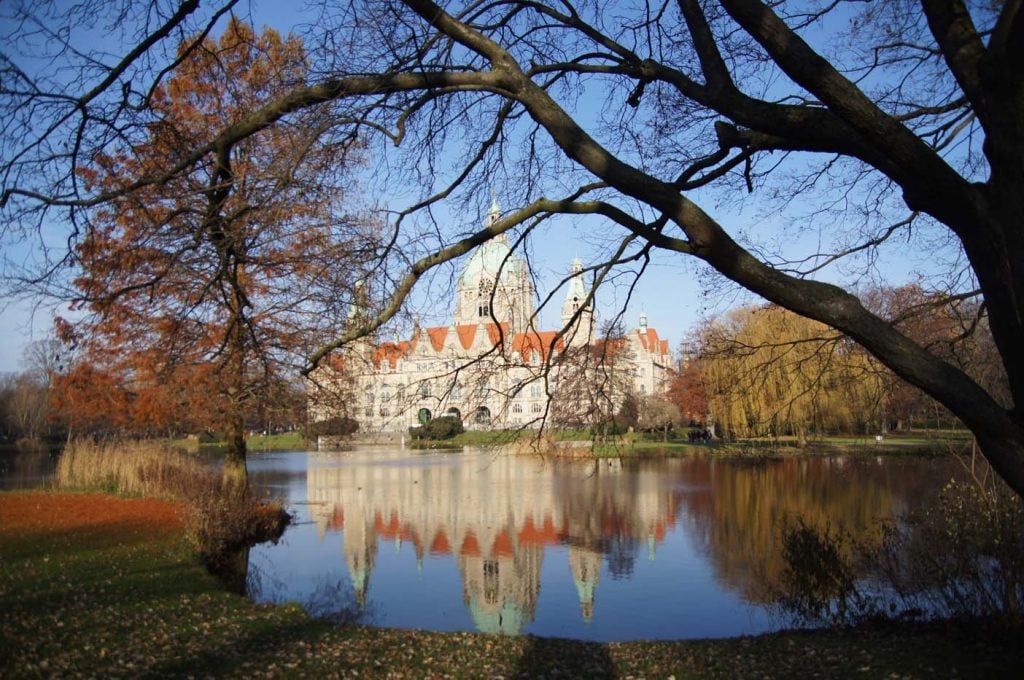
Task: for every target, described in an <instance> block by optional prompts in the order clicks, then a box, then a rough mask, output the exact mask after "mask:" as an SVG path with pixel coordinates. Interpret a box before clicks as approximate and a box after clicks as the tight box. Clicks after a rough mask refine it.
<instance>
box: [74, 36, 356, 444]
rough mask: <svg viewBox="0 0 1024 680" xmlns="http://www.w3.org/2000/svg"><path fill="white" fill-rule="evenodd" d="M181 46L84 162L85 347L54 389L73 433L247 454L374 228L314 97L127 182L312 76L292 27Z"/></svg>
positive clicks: (346, 156)
mask: <svg viewBox="0 0 1024 680" xmlns="http://www.w3.org/2000/svg"><path fill="white" fill-rule="evenodd" d="M189 45H190V43H185V46H184V47H183V49H182V51H181V53H180V55H179V57H178V60H177V63H176V64H175V66H174V68H173V69H172V70H171V71H170V73H169V75H168V78H167V80H166V82H164V83H160V84H158V85H157V86H156V87H154V89H153V91H152V96H151V98H150V101H149V104H148V107H149V112H150V114H151V116H152V121H151V122H150V123H149V124H148V126H147V127H146V130H145V134H144V135H143V136H142V138H141V139H140V140H139V141H138V142H133V143H132V144H130V145H126V146H124V147H122V148H118V147H117V146H114V147H112V148H111V149H110V151H109V152H108V151H106V150H104V151H101V152H98V153H96V154H94V155H93V156H92V157H90V158H87V159H83V161H82V163H81V164H80V166H79V167H78V168H77V176H78V178H79V179H80V181H81V182H82V184H83V185H84V187H85V189H86V190H87V191H93V192H99V193H105V194H108V195H110V196H111V197H112V198H111V200H109V201H105V202H103V203H102V204H100V205H98V206H96V207H95V209H93V210H92V211H91V212H90V214H89V228H88V229H87V230H86V232H85V233H84V234H83V235H82V238H81V239H79V240H78V241H77V243H76V244H75V248H74V258H75V260H74V261H75V269H76V272H77V276H76V277H75V279H74V281H73V284H74V288H75V292H74V296H75V297H74V300H75V305H74V306H73V310H75V311H78V310H81V311H84V312H88V314H86V316H85V317H84V318H82V319H79V320H77V321H76V322H75V323H73V324H72V323H68V322H63V323H61V324H60V325H61V328H62V330H63V333H64V335H65V337H66V339H67V340H68V341H69V342H74V343H76V344H77V345H78V352H77V360H76V362H75V364H74V366H72V367H71V369H70V370H69V371H68V372H67V373H66V374H64V375H62V376H61V377H60V380H59V381H58V382H57V388H58V390H57V394H56V396H57V399H58V400H59V401H60V402H61V410H62V412H64V413H65V416H66V417H67V418H68V419H69V421H70V423H71V427H72V429H75V425H76V424H77V425H78V426H79V427H82V426H84V427H89V426H93V427H100V428H102V429H106V430H110V429H116V430H119V431H127V432H133V433H146V432H148V433H154V432H181V431H182V430H189V431H193V432H194V431H202V430H219V431H222V432H224V433H225V434H226V436H227V440H228V445H229V458H231V459H233V460H237V459H241V460H244V453H245V442H244V429H245V425H246V423H247V422H248V423H251V422H252V421H253V419H254V418H255V417H256V416H257V415H258V412H260V411H265V410H267V409H272V408H273V407H274V406H275V404H274V403H273V402H274V401H275V398H277V397H281V393H282V392H287V385H288V381H289V380H291V381H292V382H295V373H294V371H293V372H292V374H291V375H289V372H288V370H287V369H288V366H289V363H292V364H294V363H296V360H295V354H296V353H301V352H302V350H303V349H306V348H308V346H309V343H310V342H311V340H312V339H313V338H315V337H316V335H317V333H322V332H324V328H323V322H324V321H327V320H330V319H332V315H331V309H332V307H333V306H334V303H333V302H332V299H331V297H332V296H333V295H334V294H336V293H337V292H338V290H339V287H340V288H344V287H347V286H349V285H350V284H351V282H352V281H353V280H354V279H355V278H356V277H357V274H356V271H357V268H358V264H357V260H358V259H360V258H361V260H363V261H365V260H366V259H368V258H369V257H372V253H373V251H374V244H375V240H374V234H373V232H372V229H371V228H370V226H369V225H368V223H366V222H365V221H364V222H360V221H359V220H358V219H357V218H356V216H354V215H350V214H346V213H345V212H344V211H343V208H344V204H343V200H344V198H345V189H346V187H345V182H346V181H347V180H346V179H345V178H346V172H347V167H346V166H347V165H350V164H352V163H355V162H357V161H358V160H359V156H358V144H357V143H355V141H354V140H353V141H352V142H351V143H349V144H342V145H335V146H327V145H323V144H320V143H319V139H318V134H317V133H318V131H319V130H320V129H321V128H323V127H324V126H329V125H330V123H329V122H327V121H324V120H322V119H321V118H320V117H319V116H317V115H316V113H315V112H313V111H310V112H308V113H307V114H306V115H303V116H301V117H298V118H297V119H296V120H295V121H293V123H292V124H291V125H288V126H281V127H275V128H272V129H266V130H263V131H261V132H259V133H257V134H254V135H252V136H249V137H247V138H246V139H245V140H244V141H243V142H240V143H239V144H235V145H233V146H232V148H231V149H230V151H229V152H226V153H223V154H219V155H217V156H215V157H210V158H207V159H205V160H204V162H202V163H199V164H196V165H195V166H192V167H190V168H189V171H188V172H182V173H179V174H176V175H174V176H173V177H169V178H168V179H167V181H165V182H163V183H161V184H158V185H153V184H146V185H144V186H142V187H137V188H131V189H130V188H128V185H131V184H132V183H133V182H135V181H136V179H137V178H138V177H140V176H151V175H154V174H159V173H160V172H162V170H163V168H165V167H166V166H167V164H169V163H174V162H175V159H176V158H177V157H178V156H179V155H180V154H181V153H183V152H184V153H187V150H188V148H189V144H190V143H191V141H192V140H195V139H201V138H203V137H204V136H208V135H210V134H212V133H214V132H215V131H217V130H220V129H222V128H223V127H225V126H229V125H233V124H237V123H238V122H240V121H243V120H244V119H245V118H246V117H247V116H248V115H249V114H250V112H251V111H252V110H254V109H257V108H259V106H260V105H261V104H262V103H263V102H265V101H267V100H269V99H272V98H274V97H276V96H280V94H281V93H283V92H287V91H288V89H289V88H290V87H292V86H294V85H295V84H296V83H301V82H303V81H304V79H305V77H306V70H307V68H308V65H307V63H306V52H305V49H304V48H303V46H302V42H301V40H299V39H298V38H297V37H295V36H288V37H286V38H284V37H282V36H281V35H280V34H279V33H278V32H276V31H274V30H272V29H267V30H265V31H264V32H263V33H262V34H261V35H257V34H256V33H255V32H254V31H253V29H252V28H251V27H250V26H249V25H248V24H246V23H244V22H242V21H240V20H237V19H232V20H231V21H230V22H229V23H228V25H227V27H226V29H225V31H224V33H223V34H222V35H221V36H220V37H219V38H218V39H217V40H214V39H212V38H206V39H204V40H203V41H202V42H201V43H200V44H198V45H197V46H196V47H195V48H194V49H188V46H189ZM367 253H371V255H369V256H368V255H367ZM278 401H279V399H278ZM97 409H98V410H99V412H95V411H97Z"/></svg>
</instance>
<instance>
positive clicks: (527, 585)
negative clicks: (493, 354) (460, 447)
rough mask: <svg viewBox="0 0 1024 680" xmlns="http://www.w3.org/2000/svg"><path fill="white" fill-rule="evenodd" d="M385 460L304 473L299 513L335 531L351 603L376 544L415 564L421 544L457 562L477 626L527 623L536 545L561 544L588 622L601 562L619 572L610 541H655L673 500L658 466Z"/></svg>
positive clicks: (495, 628)
mask: <svg viewBox="0 0 1024 680" xmlns="http://www.w3.org/2000/svg"><path fill="white" fill-rule="evenodd" d="M396 455H397V454H396ZM386 460H387V454H383V455H382V454H379V453H375V454H374V455H373V456H372V457H369V456H367V457H366V458H365V459H364V458H363V457H361V456H360V455H359V454H355V455H354V456H353V458H352V460H351V461H349V462H350V463H351V464H349V465H345V466H343V467H326V466H324V467H319V466H311V468H310V470H309V472H308V477H307V489H308V491H309V500H310V502H311V504H310V514H311V515H312V517H313V519H314V521H315V522H316V524H317V527H318V528H320V527H323V531H324V532H325V533H326V532H337V531H342V532H343V534H342V540H343V550H344V555H345V561H346V563H347V565H348V570H349V576H350V579H351V583H352V588H353V592H354V593H355V599H356V601H357V602H359V603H360V605H363V604H365V603H366V601H367V600H368V598H369V585H370V584H369V580H370V578H371V577H372V572H373V570H374V569H375V563H376V557H377V556H378V554H377V551H378V550H379V549H380V542H382V541H383V542H385V543H387V544H392V542H394V545H395V546H396V548H398V546H399V545H403V546H408V544H409V543H412V544H413V546H414V547H415V553H416V567H415V568H416V569H422V568H423V566H424V560H425V556H426V554H427V553H429V554H430V555H432V556H434V557H435V558H438V557H441V556H451V557H452V558H454V559H456V560H457V564H458V569H459V572H460V577H461V580H462V586H463V588H462V594H463V601H464V603H465V605H466V608H467V610H468V613H470V614H471V616H472V620H473V622H474V624H475V625H476V627H477V628H478V629H479V630H481V631H487V632H495V633H509V634H511V633H519V632H522V629H523V628H524V627H526V626H528V625H529V624H530V623H531V622H532V621H533V619H534V616H535V612H536V606H537V601H538V598H539V593H540V574H541V567H542V565H543V560H544V556H545V555H544V552H545V549H547V548H548V547H552V546H559V545H562V546H564V545H567V544H568V545H569V546H571V547H570V548H569V554H568V561H569V567H570V571H571V575H572V580H573V583H574V587H575V588H576V594H577V597H578V602H579V607H580V611H581V614H582V617H583V620H584V621H590V620H591V618H592V617H593V616H594V611H595V602H596V589H597V586H598V585H599V582H600V576H601V570H602V569H605V568H607V569H608V574H609V576H610V577H611V578H620V577H621V574H627V573H628V571H629V570H628V569H624V568H620V569H619V571H616V569H617V567H616V564H617V563H616V561H615V557H614V554H615V546H616V545H618V546H619V547H620V548H622V551H623V554H626V553H628V554H630V555H632V554H633V553H632V551H634V550H635V549H636V548H639V547H640V545H642V543H643V542H644V541H645V539H646V541H647V544H648V548H649V549H650V547H651V544H652V543H654V544H657V543H660V542H661V541H662V540H663V538H664V528H663V527H664V526H666V525H668V526H671V525H672V518H673V517H674V514H675V511H676V509H677V508H678V504H679V502H680V501H679V499H678V498H677V497H676V495H675V494H674V493H673V492H672V491H671V490H670V488H668V487H666V486H665V485H664V482H663V476H662V473H658V474H653V473H651V474H646V473H645V474H641V475H640V476H639V477H636V476H635V475H633V474H631V473H628V474H627V472H628V470H627V469H625V468H620V469H617V470H615V471H611V470H609V469H608V468H605V467H602V468H600V470H598V473H597V474H592V471H591V470H590V468H589V467H588V468H587V470H588V473H589V474H590V475H591V476H587V477H585V478H584V479H582V480H581V479H579V478H578V476H577V474H576V472H575V470H576V468H575V466H572V468H571V470H572V471H570V468H569V467H568V466H557V465H551V464H550V463H544V462H540V461H533V460H532V459H529V460H524V459H523V458H521V457H515V456H508V457H505V456H499V457H497V458H496V459H494V460H490V459H489V460H488V464H487V465H486V466H485V467H483V468H482V469H481V468H479V467H477V466H475V465H472V464H469V463H467V464H465V465H455V466H447V465H445V466H438V467H436V468H431V469H430V470H429V472H425V471H424V469H423V468H420V467H417V466H415V465H406V464H404V463H403V464H402V465H389V464H387V462H386ZM401 460H403V461H404V460H405V459H404V458H402V459H401ZM681 464H682V463H681V462H679V461H676V462H673V463H672V465H676V466H678V465H681ZM568 482H571V485H570V486H565V484H566V483H568ZM666 494H667V495H666ZM602 550H605V551H609V553H608V558H607V559H608V565H607V567H606V566H605V563H604V560H605V556H604V554H603V553H602ZM385 552H386V553H388V555H387V558H388V559H389V560H391V559H393V558H392V557H391V555H390V553H391V551H390V550H385ZM408 566H409V568H410V570H411V569H412V568H413V567H412V565H411V564H409V565H408ZM626 577H628V576H626ZM566 585H568V584H566Z"/></svg>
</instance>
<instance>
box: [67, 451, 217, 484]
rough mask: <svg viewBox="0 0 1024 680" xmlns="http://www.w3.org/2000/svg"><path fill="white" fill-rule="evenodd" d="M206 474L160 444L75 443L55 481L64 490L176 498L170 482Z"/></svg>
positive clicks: (195, 463)
mask: <svg viewBox="0 0 1024 680" xmlns="http://www.w3.org/2000/svg"><path fill="white" fill-rule="evenodd" d="M207 474H209V472H208V468H207V467H206V466H205V465H203V463H202V462H200V461H199V460H196V459H195V458H194V457H192V456H189V455H187V454H183V453H181V452H179V451H175V450H174V449H172V448H171V447H169V446H167V445H166V444H163V443H161V442H157V441H145V440H143V441H134V440H107V441H94V440H92V439H76V440H72V441H71V442H70V443H68V445H67V446H66V447H65V448H64V452H63V453H62V454H61V456H60V460H59V461H58V462H57V473H56V476H55V481H56V484H57V486H59V487H60V488H63V489H87V490H103V491H110V492H114V493H121V494H128V495H133V496H154V497H177V494H176V493H175V492H174V490H173V489H171V488H170V487H169V485H168V480H169V479H170V478H172V477H175V478H180V477H188V478H190V479H194V478H198V477H202V476H204V475H207Z"/></svg>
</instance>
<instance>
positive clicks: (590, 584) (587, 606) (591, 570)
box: [569, 546, 601, 623]
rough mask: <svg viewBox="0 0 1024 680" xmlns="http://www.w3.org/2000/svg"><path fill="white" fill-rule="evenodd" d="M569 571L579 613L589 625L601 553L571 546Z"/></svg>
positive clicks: (599, 570) (591, 617)
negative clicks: (578, 602) (578, 605)
mask: <svg viewBox="0 0 1024 680" xmlns="http://www.w3.org/2000/svg"><path fill="white" fill-rule="evenodd" d="M569 570H570V571H571V572H572V580H573V583H574V584H576V595H577V596H578V597H579V599H580V613H581V614H582V615H583V620H584V621H586V622H587V623H590V621H591V619H593V618H594V595H595V592H596V590H597V583H598V581H600V580H601V553H600V551H597V550H590V549H588V548H581V547H578V546H572V547H570V548H569Z"/></svg>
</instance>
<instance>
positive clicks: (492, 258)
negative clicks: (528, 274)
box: [459, 236, 526, 283]
mask: <svg viewBox="0 0 1024 680" xmlns="http://www.w3.org/2000/svg"><path fill="white" fill-rule="evenodd" d="M510 253H512V249H511V248H509V247H508V243H507V242H506V241H505V239H504V238H502V237H500V236H499V237H497V238H493V239H491V240H490V241H487V242H486V243H484V244H483V245H481V246H480V247H479V248H477V249H476V250H474V251H473V255H472V256H471V257H470V258H469V262H467V263H466V268H465V269H463V270H462V276H461V277H460V279H459V280H460V281H461V282H462V283H473V282H476V281H479V280H480V279H482V278H488V279H492V280H493V279H496V278H497V276H498V271H499V270H501V275H502V280H506V277H507V275H516V276H518V275H520V274H522V273H523V272H525V271H526V262H524V261H523V258H521V257H519V256H518V255H515V254H511V255H510ZM502 263H504V266H502Z"/></svg>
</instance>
